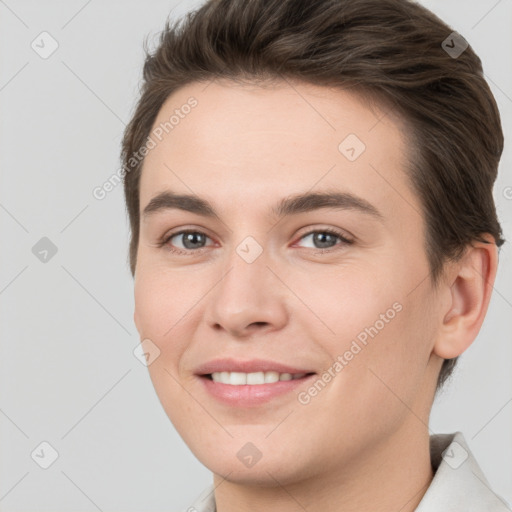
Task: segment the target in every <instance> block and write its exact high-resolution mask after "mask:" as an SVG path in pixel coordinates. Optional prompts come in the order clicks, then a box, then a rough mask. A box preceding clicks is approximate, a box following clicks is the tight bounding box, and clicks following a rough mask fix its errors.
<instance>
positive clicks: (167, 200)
mask: <svg viewBox="0 0 512 512" xmlns="http://www.w3.org/2000/svg"><path fill="white" fill-rule="evenodd" d="M322 208H333V209H336V210H356V211H359V212H361V213H364V214H367V215H370V216H373V217H375V218H376V219H378V220H381V221H382V220H383V219H384V216H383V215H382V214H381V213H380V212H379V210H377V208H376V207H375V206H373V205H372V204H371V203H369V202H368V201H366V199H363V198H362V197H358V196H356V195H354V194H351V193H349V192H331V191H326V192H306V193H302V194H296V195H293V196H289V197H287V198H284V199H282V200H281V201H280V202H279V203H277V205H275V206H274V207H273V208H272V209H271V214H272V215H277V216H278V217H281V216H285V215H297V214H299V213H304V212H310V211H314V210H319V209H322ZM172 209H178V210H184V211H187V212H191V213H195V214H197V215H201V216H203V217H209V218H213V217H217V218H218V214H217V212H216V210H215V208H214V207H213V205H212V204H211V203H210V202H209V201H208V200H206V199H203V198H200V197H198V196H196V195H190V194H176V193H174V192H172V191H169V190H165V191H163V192H161V193H159V194H157V195H156V196H155V197H153V198H152V199H151V200H150V201H149V203H148V204H147V206H146V207H145V208H144V211H143V213H142V216H143V218H146V217H149V216H150V215H152V214H154V213H156V212H161V211H165V210H172Z"/></svg>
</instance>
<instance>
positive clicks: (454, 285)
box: [122, 0, 504, 478]
mask: <svg viewBox="0 0 512 512" xmlns="http://www.w3.org/2000/svg"><path fill="white" fill-rule="evenodd" d="M181 21H182V20H181ZM181 21H180V20H179V21H178V22H176V23H174V24H170V23H167V24H166V26H165V29H164V31H163V32H162V35H161V39H160V42H159V45H158V47H157V49H156V50H155V51H154V52H152V53H149V52H148V54H147V58H146V62H145V65H144V83H143V87H142V91H141V98H140V99H139V102H138V104H137V106H136V109H135V112H134V114H133V117H132V119H131V121H130V123H129V124H128V126H127V128H126V132H125V135H124V139H123V146H122V159H123V168H124V170H125V177H124V187H125V198H126V204H127V210H128V215H129V220H130V227H131V241H130V251H129V263H130V269H131V272H132V275H133V276H134V277H135V301H136V308H135V322H136V325H137V329H138V331H139V334H140V335H141V339H150V340H151V341H152V343H153V344H154V345H155V346H157V347H158V350H159V351H160V356H159V357H158V358H157V359H155V361H154V362H153V363H152V364H151V365H150V366H149V370H150V375H151V378H152V380H153V383H154V384H155V388H156V390H157V393H158V394H159V398H160V400H161V402H162V404H163V406H164V408H165V410H166V412H167V414H168V415H169V417H170V418H171V420H172V421H173V423H174V424H175V426H176V427H177V429H178V431H179V432H180V434H181V435H182V437H184V439H185V441H186V442H187V443H188V444H189V446H190V447H191V449H192V450H193V451H194V452H195V453H196V454H197V455H198V457H199V458H200V459H201V460H203V461H205V462H206V464H207V465H209V466H210V467H212V469H213V470H219V472H222V470H226V471H227V468H228V466H229V464H228V463H227V462H225V464H224V462H223V461H222V458H221V457H220V455H219V454H216V453H215V450H213V451H212V449H211V446H219V447H224V448H225V447H226V446H228V447H229V448H230V449H232V450H235V448H236V447H237V446H238V447H240V446H241V445H243V444H244V442H242V441H245V440H246V439H259V440H260V445H259V446H261V451H262V452H263V453H264V456H265V455H266V456H267V460H270V459H271V458H272V457H275V458H274V459H272V460H274V461H275V464H278V463H279V462H278V461H280V460H281V461H283V460H286V457H287V455H286V453H287V450H286V446H284V448H279V447H282V446H283V444H282V438H284V439H287V440H288V441H287V442H289V443H290V444H293V445H294V446H296V445H301V446H304V442H305V440H309V442H310V444H311V450H310V451H308V450H307V449H305V451H304V454H303V455H302V456H301V457H303V459H304V460H303V462H304V467H306V465H308V466H309V465H310V464H311V462H312V461H313V460H314V459H315V457H319V459H318V460H317V462H318V461H320V460H323V462H322V464H323V465H324V467H327V466H328V464H327V465H326V464H325V454H323V455H321V452H322V450H321V449H320V448H319V447H318V446H314V443H315V442H317V443H321V442H323V443H324V445H323V446H324V448H325V446H327V444H326V443H328V445H329V448H328V450H332V446H333V443H338V444H337V446H338V448H336V450H338V452H342V451H343V450H344V452H343V453H344V455H345V460H349V458H350V457H351V456H352V455H354V454H355V453H356V451H355V450H356V448H359V449H360V447H361V446H365V447H367V448H368V449H369V447H371V446H372V445H373V446H375V445H376V444H377V443H378V442H379V440H381V439H382V438H383V437H385V435H386V433H389V432H391V431H394V430H395V431H396V430H398V429H399V428H401V427H402V426H403V425H405V424H406V423H407V422H408V421H410V416H411V414H410V411H407V410H404V408H403V403H407V404H415V405H416V406H417V410H419V411H422V412H423V414H425V418H424V419H425V421H428V413H429V410H430V407H431V405H432V400H433V398H434V395H435V393H436V391H439V389H441V387H442V385H443V383H444V382H445V381H446V380H447V378H448V377H449V376H450V374H451V372H452V371H453V368H454V366H455V363H456V361H457V358H458V356H459V355H460V354H461V353H462V352H463V351H464V350H465V349H466V348H467V347H468V346H469V345H470V344H471V343H472V341H473V340H474V339H475V337H476V335H477V333H478V330H479V328H480V326H481V323H482V322H483V318H484V316H485V312H486V310H487V306H488V302H489V297H490V289H491V286H490V284H492V282H493V280H494V277H495V272H496V261H497V248H499V247H500V246H501V245H502V244H503V242H504V240H503V238H502V232H501V228H500V225H499V222H498V219H497V216H496V211H495V205H494V200H493V196H492V188H493V184H494V181H495V179H496V174H497V167H498V163H499V159H500V155H501V152H502V148H503V135H502V130H501V125H500V119H499V113H498V110H497V106H496V103H495V101H494V98H493V96H492V93H491V91H490V89H489V87H488V85H487V83H486V82H485V80H484V78H483V73H482V67H481V63H480V60H479V58H478V57H477V56H476V55H475V53H474V52H473V50H472V49H471V47H470V46H469V47H467V48H466V49H465V50H464V51H463V52H462V53H461V54H460V55H459V56H458V57H457V58H454V57H453V55H450V54H449V53H447V51H445V49H444V48H443V41H444V40H446V38H448V37H449V36H450V35H451V34H452V30H451V29H450V28H449V27H448V26H447V25H445V24H444V23H443V22H442V21H441V20H439V19H438V18H437V17H436V16H434V15H433V14H432V13H431V12H429V11H428V10H426V9H425V8H423V7H421V6H420V5H418V4H415V3H412V2H409V1H406V0H379V1H376V0H346V1H344V0H337V1H334V0H324V1H316V2H309V1H304V2H302V1H297V0H275V1H268V0H266V1H263V0H254V1H251V2H242V1H237V0H231V1H225V0H217V1H210V2H207V3H206V4H205V5H204V6H203V7H201V8H200V9H198V10H197V11H196V12H193V13H191V14H189V15H188V16H187V18H186V20H185V21H184V22H183V23H182V22H181ZM164 190H167V191H172V192H173V194H175V196H180V197H178V198H177V197H172V198H171V197H166V198H162V197H160V199H159V200H154V198H155V197H156V196H158V195H159V194H160V193H161V192H163V191H164ZM314 193H318V195H316V196H315V197H312V196H311V194H314ZM326 193H337V194H339V195H338V197H337V198H333V197H332V196H331V197H326V196H325V195H324V196H322V195H321V194H326ZM304 194H310V197H306V198H299V197H298V196H300V195H304ZM185 195H187V196H191V197H187V198H185V197H183V196H185ZM335 201H336V202H337V206H336V207H333V204H334V202H335ZM171 203H173V204H174V205H176V204H178V203H179V204H180V205H181V206H180V208H159V206H160V207H161V206H162V205H165V204H167V205H170V204H171ZM340 203H341V204H342V205H341V206H340ZM312 204H314V205H315V209H312V208H311V205H312ZM279 206H281V208H279ZM144 210H146V212H147V213H145V214H144V213H143V211H144ZM185 229H187V230H189V231H193V232H194V233H196V236H193V235H192V234H189V235H186V236H185V235H177V233H178V232H180V230H181V231H183V230H185ZM326 229H327V233H326V232H325V230H326ZM330 231H334V233H331V234H329V232H330ZM312 232H315V233H317V234H322V233H323V234H324V236H323V237H320V239H319V237H316V236H315V235H314V234H311V233H312ZM171 235H173V236H172V238H170V236H171ZM197 235H199V238H198V236H197ZM325 235H327V237H326V236H325ZM338 236H339V237H341V238H337V237H338ZM326 238H327V246H325V248H322V244H325V243H326ZM198 241H199V248H197V247H195V246H194V244H197V243H198ZM203 242H204V243H203ZM185 243H186V244H187V245H184V244H185ZM319 245H320V246H319ZM171 249H172V251H171ZM176 250H177V251H181V252H175V251H176ZM244 253H246V254H250V255H251V256H250V257H245V258H244V256H245V254H244ZM377 322H378V323H377ZM364 333H366V336H365V335H364ZM354 342H355V345H354ZM356 347H357V348H356ZM348 352H351V353H352V356H350V355H349V354H348ZM343 354H346V356H347V357H343V358H342V359H343V361H344V362H343V363H341V364H342V366H343V368H342V369H341V370H340V369H339V366H337V367H336V368H334V366H335V365H336V361H338V362H340V361H341V360H340V359H339V358H338V356H339V355H343ZM226 355H229V356H230V357H234V358H239V359H251V358H254V357H260V358H261V357H262V356H265V358H267V359H273V360H277V361H280V362H283V361H287V360H289V361H290V362H291V363H293V364H294V365H301V366H302V367H305V366H307V368H306V369H308V370H310V371H311V372H313V373H315V374H316V376H317V377H319V378H323V376H324V375H325V372H326V371H327V372H328V373H330V375H331V379H329V378H328V377H325V378H324V381H329V382H328V385H326V386H325V389H324V388H322V390H321V392H320V391H319V386H317V392H316V393H315V392H309V391H308V389H310V386H311V384H309V386H308V387H306V388H304V389H299V388H298V390H297V396H298V397H299V390H300V391H301V392H303V394H302V395H301V396H302V402H301V401H300V398H299V400H296V401H295V402H294V410H296V412H295V414H294V415H293V417H294V419H293V420H290V421H288V422H285V423H284V424H283V425H281V426H280V427H279V430H278V431H277V432H276V433H275V434H274V435H273V436H271V437H268V438H267V437H266V436H265V435H263V434H264V433H265V434H267V433H268V431H269V430H270V428H271V426H272V425H273V426H274V427H275V425H276V424H277V421H276V420H278V419H282V417H284V414H282V415H280V414H279V413H276V410H278V411H279V410H280V409H279V408H278V409H273V408H271V407H268V408H264V407H263V408H262V407H255V408H248V409H244V410H238V411H237V414H234V412H233V409H232V408H230V407H228V406H222V405H220V404H218V403H212V405H210V404H209V403H205V406H206V409H207V410H208V411H209V413H208V414H207V413H206V412H205V408H203V407H202V406H201V405H200V403H203V402H204V399H205V396H206V395H204V394H203V393H204V390H203V383H202V382H200V378H199V377H198V376H197V375H196V374H195V372H196V370H197V368H198V365H199V364H202V363H204V362H206V361H209V360H211V359H213V358H217V357H223V356H226ZM347 360H348V361H347ZM329 369H331V371H329ZM390 389H393V390H400V393H401V394H400V400H397V397H396V395H395V396H394V394H393V393H390V392H389V390H390ZM308 397H309V398H308ZM275 400H278V401H277V402H276V403H279V400H282V401H281V405H287V408H284V409H283V410H282V411H281V412H285V411H286V412H287V411H288V410H290V405H291V403H288V402H287V401H286V400H289V399H288V398H284V397H283V398H282V399H279V398H277V399H275ZM306 402H307V403H306ZM415 410H416V409H415ZM376 411H379V412H377V413H376ZM344 413H347V414H350V415H349V416H346V415H345V414H344ZM376 415H377V419H378V421H377V422H376V421H375V417H376ZM340 417H341V418H343V421H342V423H343V424H344V426H343V427H341V428H340V427H339V425H340ZM329 418H330V419H329ZM347 418H350V421H347ZM329 422H330V423H329ZM297 424H299V426H300V425H301V424H303V426H304V429H300V428H299V429H297V428H294V426H295V427H296V426H297ZM376 424H377V425H378V426H377V427H376ZM306 426H307V429H306ZM192 427H195V428H196V430H195V431H194V430H193V429H192ZM193 432H196V433H193ZM322 432H326V436H325V439H324V440H323V441H322V440H320V441H318V440H317V441H312V439H313V440H314V439H317V437H315V436H319V435H322ZM301 436H303V437H301ZM344 436H345V439H346V438H347V437H346V436H350V438H351V439H353V440H354V444H353V445H351V447H347V446H342V445H343V439H344ZM212 443H213V444H212ZM285 444H286V443H285ZM326 449H327V448H326ZM281 450H282V451H281ZM219 453H220V452H219ZM233 453H236V450H235V451H234V452H233ZM359 453H360V451H359ZM271 454H273V455H271ZM315 454H316V455H315ZM319 454H320V455H319ZM320 456H322V457H324V458H323V459H320ZM308 463H309V464H308ZM223 464H224V465H223ZM333 464H334V462H333ZM309 467H310V466H309ZM253 474H254V473H253ZM262 478H263V477H262Z"/></svg>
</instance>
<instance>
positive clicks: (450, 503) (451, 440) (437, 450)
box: [183, 432, 512, 512]
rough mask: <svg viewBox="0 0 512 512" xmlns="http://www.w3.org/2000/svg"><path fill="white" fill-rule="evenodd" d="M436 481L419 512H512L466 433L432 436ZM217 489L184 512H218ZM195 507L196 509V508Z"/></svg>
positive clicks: (431, 444) (432, 454)
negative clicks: (480, 461)
mask: <svg viewBox="0 0 512 512" xmlns="http://www.w3.org/2000/svg"><path fill="white" fill-rule="evenodd" d="M430 459H431V463H432V468H433V469H434V471H435V473H434V478H433V479H432V482H431V483H430V486H429V488H428V489H427V492H426V493H425V494H424V496H423V499H422V500H421V501H420V503H419V504H418V506H417V507H416V511H415V512H511V511H512V509H511V508H510V504H508V503H507V502H506V501H505V500H504V499H503V498H501V497H500V496H498V495H497V494H496V493H495V492H494V491H493V490H492V489H491V487H490V485H489V482H488V481H487V479H486V478H485V476H484V474H483V473H482V470H481V469H480V467H479V465H478V463H477V462H476V460H475V457H474V456H473V454H472V453H471V450H470V449H469V447H468V445H467V443H466V440H465V438H464V436H463V434H462V432H455V433H452V434H433V435H431V436H430ZM213 490H214V485H213V484H212V485H210V486H208V487H207V488H206V489H204V490H203V492H202V493H201V494H200V495H199V496H198V497H197V498H196V500H195V501H194V503H193V504H192V506H190V507H188V508H187V509H185V510H184V511H183V512H187V511H188V512H190V511H193V512H217V509H216V506H215V496H214V493H213ZM192 507H193V508H192Z"/></svg>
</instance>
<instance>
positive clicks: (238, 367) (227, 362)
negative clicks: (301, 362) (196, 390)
mask: <svg viewBox="0 0 512 512" xmlns="http://www.w3.org/2000/svg"><path fill="white" fill-rule="evenodd" d="M272 371H274V372H278V373H291V374H295V373H314V372H313V371H311V370H309V369H304V368H296V367H293V366H289V365H287V364H283V363H278V362H276V361H269V360H265V359H251V360H249V361H238V360H236V359H230V358H224V359H214V360H213V361H208V362H207V363H204V364H202V365H200V366H199V367H198V368H197V369H196V371H195V373H196V374H197V375H209V374H211V373H213V372H243V373H254V372H272Z"/></svg>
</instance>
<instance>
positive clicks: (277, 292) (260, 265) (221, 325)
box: [205, 251, 289, 338]
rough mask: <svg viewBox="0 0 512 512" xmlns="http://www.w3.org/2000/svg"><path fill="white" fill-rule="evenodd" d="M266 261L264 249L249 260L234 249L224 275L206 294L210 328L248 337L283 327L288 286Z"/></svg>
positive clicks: (285, 317)
mask: <svg viewBox="0 0 512 512" xmlns="http://www.w3.org/2000/svg"><path fill="white" fill-rule="evenodd" d="M269 263H271V262H269V261H268V258H267V257H266V253H265V251H263V253H262V254H261V255H260V256H259V257H258V258H257V259H256V260H255V261H253V262H251V263H248V262H247V261H245V260H244V259H243V258H242V257H240V256H239V255H238V254H237V253H236V252H235V251H234V254H233V257H231V258H230V260H229V263H228V268H227V270H226V271H225V272H224V274H223V277H221V279H220V281H218V283H217V285H216V286H215V287H214V288H213V290H212V292H211V293H210V294H209V301H208V306H207V308H206V311H205V314H206V319H207V322H208V325H209V326H210V327H211V328H212V329H214V330H216V331H224V332H225V333H227V334H229V335H230V336H232V337H236V338H247V337H249V336H251V335H252V334H255V333H257V332H261V331H263V332H267V331H269V332H270V331H274V330H279V329H282V328H283V326H284V325H285V324H286V322H287V319H288V316H289V315H288V310H287V302H286V301H287V296H286V291H287V289H286V287H285V286H284V285H283V283H282V282H281V281H280V280H279V279H278V278H277V277H276V270H275V268H272V269H271V268H269ZM273 267H275V265H273Z"/></svg>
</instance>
